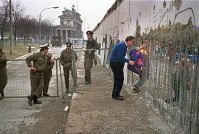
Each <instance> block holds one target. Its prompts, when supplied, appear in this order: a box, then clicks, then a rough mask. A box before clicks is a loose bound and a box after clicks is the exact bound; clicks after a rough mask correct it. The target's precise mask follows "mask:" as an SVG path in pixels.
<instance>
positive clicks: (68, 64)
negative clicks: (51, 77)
mask: <svg viewBox="0 0 199 134" xmlns="http://www.w3.org/2000/svg"><path fill="white" fill-rule="evenodd" d="M73 56H74V59H75V62H76V61H77V54H76V52H75V51H74V50H72V44H71V43H67V44H66V49H64V50H63V51H62V52H61V55H60V62H61V64H62V66H63V71H64V77H65V86H66V92H69V71H71V74H72V77H74V76H75V74H73V71H72V60H73Z"/></svg>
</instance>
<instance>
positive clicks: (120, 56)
mask: <svg viewBox="0 0 199 134" xmlns="http://www.w3.org/2000/svg"><path fill="white" fill-rule="evenodd" d="M134 39H135V38H134V37H133V36H128V37H126V39H125V41H122V42H119V43H118V44H116V45H115V46H114V48H113V50H112V54H111V58H110V66H111V69H112V71H113V74H114V85H113V92H112V98H113V99H115V100H124V98H123V96H121V95H120V92H121V89H122V86H123V81H124V73H123V69H124V64H125V62H127V63H128V64H131V65H134V64H135V62H134V61H130V60H128V59H126V58H125V56H126V52H127V47H128V48H130V47H132V45H133V44H134Z"/></svg>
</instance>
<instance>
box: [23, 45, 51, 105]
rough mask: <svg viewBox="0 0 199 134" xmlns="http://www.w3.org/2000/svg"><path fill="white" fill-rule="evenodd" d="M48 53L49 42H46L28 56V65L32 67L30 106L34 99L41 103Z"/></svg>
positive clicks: (36, 102)
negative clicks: (38, 50) (39, 98)
mask: <svg viewBox="0 0 199 134" xmlns="http://www.w3.org/2000/svg"><path fill="white" fill-rule="evenodd" d="M47 53H48V43H45V44H42V45H41V46H40V52H37V53H34V54H33V55H30V56H29V57H27V58H26V63H27V66H28V67H29V68H30V81H31V94H30V96H28V97H27V98H28V103H29V105H30V106H32V101H33V102H34V103H35V104H41V102H40V101H39V100H38V97H39V95H40V93H41V90H42V89H43V88H44V78H43V72H44V70H45V68H46V66H47V60H46V59H47V58H46V57H47ZM31 62H32V63H31Z"/></svg>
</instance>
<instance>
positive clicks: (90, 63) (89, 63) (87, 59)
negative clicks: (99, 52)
mask: <svg viewBox="0 0 199 134" xmlns="http://www.w3.org/2000/svg"><path fill="white" fill-rule="evenodd" d="M93 59H94V57H85V58H84V69H85V82H89V83H90V82H91V68H92V67H93Z"/></svg>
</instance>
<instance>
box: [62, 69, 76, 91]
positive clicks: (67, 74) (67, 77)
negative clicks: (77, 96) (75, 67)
mask: <svg viewBox="0 0 199 134" xmlns="http://www.w3.org/2000/svg"><path fill="white" fill-rule="evenodd" d="M71 70H72V69H71V67H69V68H64V78H65V86H66V90H68V89H69V75H70V71H71ZM71 75H72V77H73V76H74V75H73V73H72V71H71Z"/></svg>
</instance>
